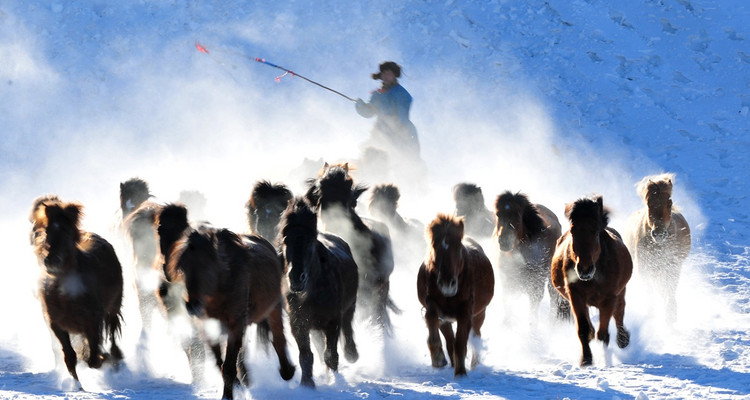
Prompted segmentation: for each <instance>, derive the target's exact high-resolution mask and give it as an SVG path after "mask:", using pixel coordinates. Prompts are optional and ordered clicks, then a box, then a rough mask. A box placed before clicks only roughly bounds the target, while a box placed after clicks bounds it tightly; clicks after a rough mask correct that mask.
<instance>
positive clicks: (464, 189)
mask: <svg viewBox="0 0 750 400" xmlns="http://www.w3.org/2000/svg"><path fill="white" fill-rule="evenodd" d="M453 201H455V203H456V211H455V214H456V215H457V216H459V217H464V225H465V226H466V235H468V236H471V237H473V238H475V239H484V238H489V237H490V236H492V232H493V231H494V230H495V215H494V214H493V213H492V211H490V210H489V209H488V208H487V206H486V205H485V204H484V195H483V194H482V188H480V187H479V186H477V185H475V184H473V183H466V182H462V183H459V184H457V185H456V186H454V187H453Z"/></svg>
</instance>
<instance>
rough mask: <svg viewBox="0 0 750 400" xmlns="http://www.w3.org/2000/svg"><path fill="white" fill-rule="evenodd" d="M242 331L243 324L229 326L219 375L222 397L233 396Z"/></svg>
mask: <svg viewBox="0 0 750 400" xmlns="http://www.w3.org/2000/svg"><path fill="white" fill-rule="evenodd" d="M244 333H245V327H244V326H240V327H233V328H230V331H229V337H228V338H227V351H226V355H225V357H224V365H223V366H222V369H221V377H222V378H223V379H224V394H223V395H222V399H232V398H233V389H234V384H235V382H236V381H237V362H238V360H239V357H238V356H239V353H240V350H241V349H242V337H243V334H244Z"/></svg>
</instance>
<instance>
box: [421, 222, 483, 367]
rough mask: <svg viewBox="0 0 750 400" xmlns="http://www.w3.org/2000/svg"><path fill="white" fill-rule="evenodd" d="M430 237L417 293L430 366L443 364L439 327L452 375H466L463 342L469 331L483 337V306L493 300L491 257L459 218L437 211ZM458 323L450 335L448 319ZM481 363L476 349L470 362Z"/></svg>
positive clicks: (464, 343) (465, 342)
mask: <svg viewBox="0 0 750 400" xmlns="http://www.w3.org/2000/svg"><path fill="white" fill-rule="evenodd" d="M427 232H428V235H429V239H430V246H429V250H428V255H427V257H426V259H425V261H424V262H423V263H422V265H421V266H420V267H419V274H418V275H417V295H418V297H419V302H420V303H422V306H424V308H425V317H424V318H425V322H426V323H427V330H428V332H429V335H428V338H427V347H428V348H429V349H430V356H431V358H432V366H433V367H435V368H442V367H444V366H445V365H446V360H445V354H444V353H443V347H442V345H441V342H440V335H439V333H438V330H439V331H440V332H442V334H443V337H444V338H445V346H446V348H447V351H448V357H450V361H451V365H452V366H453V367H454V369H453V374H454V376H461V375H466V366H465V358H466V344H467V342H468V340H469V334H470V333H471V332H473V333H474V335H475V336H476V337H481V328H482V324H483V323H484V318H485V309H486V308H487V305H488V304H489V303H490V300H492V296H493V294H494V289H495V277H494V274H493V272H492V265H491V264H490V260H489V259H488V258H487V256H486V255H485V254H484V251H482V248H481V246H479V244H478V243H477V242H475V241H474V240H473V239H471V238H469V237H465V236H464V223H463V219H462V218H456V217H452V216H448V215H444V214H438V216H437V218H435V219H434V220H433V221H432V223H430V225H429V227H428V228H427ZM454 320H455V321H456V336H455V338H454V336H453V327H452V326H451V321H454ZM478 362H479V355H478V354H477V348H476V347H475V348H474V353H473V356H472V360H471V366H472V367H474V366H475V365H476V364H477V363H478Z"/></svg>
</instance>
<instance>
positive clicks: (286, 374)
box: [279, 365, 296, 381]
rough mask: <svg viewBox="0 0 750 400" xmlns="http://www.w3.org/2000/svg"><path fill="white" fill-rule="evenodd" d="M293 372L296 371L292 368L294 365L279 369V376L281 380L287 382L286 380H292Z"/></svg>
mask: <svg viewBox="0 0 750 400" xmlns="http://www.w3.org/2000/svg"><path fill="white" fill-rule="evenodd" d="M295 370H296V368H295V367H294V365H289V366H287V367H282V368H279V375H281V379H283V380H285V381H288V380H290V379H292V377H293V376H294V371H295Z"/></svg>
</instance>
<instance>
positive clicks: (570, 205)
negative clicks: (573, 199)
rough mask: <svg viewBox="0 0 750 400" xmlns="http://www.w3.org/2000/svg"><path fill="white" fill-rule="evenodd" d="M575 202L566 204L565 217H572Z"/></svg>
mask: <svg viewBox="0 0 750 400" xmlns="http://www.w3.org/2000/svg"><path fill="white" fill-rule="evenodd" d="M574 204H575V203H568V204H566V205H565V218H567V219H570V212H571V211H573V205H574Z"/></svg>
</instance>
